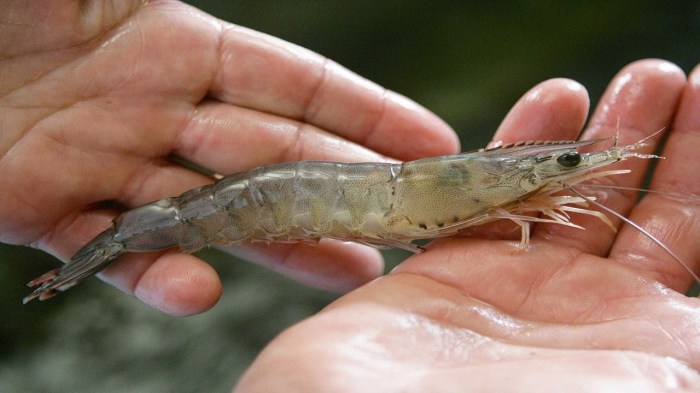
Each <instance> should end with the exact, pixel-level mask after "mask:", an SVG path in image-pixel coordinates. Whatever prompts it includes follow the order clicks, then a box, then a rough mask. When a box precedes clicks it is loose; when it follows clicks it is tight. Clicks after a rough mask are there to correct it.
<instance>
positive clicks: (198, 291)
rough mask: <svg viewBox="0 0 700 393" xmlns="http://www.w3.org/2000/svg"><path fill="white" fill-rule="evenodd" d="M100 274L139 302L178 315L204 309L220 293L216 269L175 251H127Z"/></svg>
mask: <svg viewBox="0 0 700 393" xmlns="http://www.w3.org/2000/svg"><path fill="white" fill-rule="evenodd" d="M99 276H100V278H101V279H102V280H103V281H105V282H107V283H109V284H111V285H114V286H115V287H117V288H119V289H121V290H122V291H124V292H126V293H128V294H131V295H134V296H136V297H137V298H138V299H139V300H141V301H142V302H144V303H146V304H148V305H150V306H152V307H154V308H156V309H158V310H161V311H163V312H165V313H168V314H172V315H177V316H186V315H193V314H198V313H201V312H204V311H206V310H208V309H210V308H212V307H213V306H214V304H216V302H217V301H218V300H219V298H220V297H221V281H220V280H219V276H218V275H217V274H216V271H214V269H213V268H212V267H211V266H209V265H208V264H207V263H206V262H204V261H202V260H200V259H199V258H197V257H195V256H193V255H187V254H182V253H180V252H178V251H168V252H164V253H163V252H160V253H150V254H130V255H127V256H125V257H123V258H121V259H120V260H119V261H117V262H116V263H115V264H113V265H111V266H109V267H107V268H106V269H104V270H103V271H102V272H101V273H100V274H99Z"/></svg>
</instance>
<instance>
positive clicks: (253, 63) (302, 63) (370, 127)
mask: <svg viewBox="0 0 700 393" xmlns="http://www.w3.org/2000/svg"><path fill="white" fill-rule="evenodd" d="M221 34H222V37H221V45H220V46H219V47H220V49H219V53H218V64H217V66H218V68H219V69H218V70H217V73H216V77H215V78H214V80H213V81H212V86H211V89H210V90H211V91H210V94H211V95H212V96H213V97H214V98H216V99H218V100H221V101H223V102H226V103H230V104H233V105H237V106H242V107H246V108H251V109H256V110H259V111H264V112H268V113H272V114H276V115H280V116H284V117H288V118H292V119H297V120H301V121H304V122H307V123H309V124H312V125H315V126H317V127H320V128H323V129H326V130H329V131H331V132H333V133H335V134H337V135H339V136H341V137H343V138H346V139H348V140H351V141H353V142H356V143H360V144H363V145H365V146H367V147H369V148H371V149H373V150H376V151H378V152H380V153H382V154H385V155H388V156H392V157H396V158H399V159H402V160H411V159H416V158H420V157H425V156H433V155H440V154H448V153H453V152H456V151H457V150H458V149H459V142H458V139H457V136H456V134H455V133H454V131H453V130H452V129H451V128H450V127H449V126H448V125H447V124H446V123H445V122H443V121H442V120H440V118H438V117H437V116H436V115H434V114H433V113H431V112H429V111H428V110H426V109H425V108H423V107H421V106H420V105H418V104H416V103H415V102H413V101H411V100H409V99H408V98H406V97H404V96H401V95H399V94H397V93H394V92H392V91H389V90H386V89H384V88H382V87H380V86H379V85H377V84H375V83H373V82H370V81H368V80H367V79H364V78H362V77H360V76H358V75H357V74H355V73H353V72H351V71H349V70H347V69H346V68H344V67H342V66H340V65H338V64H337V63H335V62H333V61H331V60H329V59H327V58H324V57H323V56H320V55H319V54H317V53H314V52H312V51H310V50H307V49H304V48H301V47H299V46H297V45H294V44H291V43H289V42H286V41H283V40H281V39H278V38H275V37H271V36H268V35H266V34H263V33H260V32H257V31H253V30H250V29H247V28H244V27H240V26H235V25H227V26H226V29H225V30H224V31H223V32H222V33H221Z"/></svg>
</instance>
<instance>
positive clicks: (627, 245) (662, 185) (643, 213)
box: [611, 67, 700, 291]
mask: <svg viewBox="0 0 700 393" xmlns="http://www.w3.org/2000/svg"><path fill="white" fill-rule="evenodd" d="M698 108H700V67H696V68H695V70H694V71H693V72H692V73H691V74H690V77H689V80H688V85H687V86H686V88H685V91H684V92H683V96H682V100H681V102H680V105H679V108H678V112H677V114H676V118H675V122H674V125H673V128H672V130H671V132H670V134H669V137H668V140H667V141H666V144H665V146H664V150H663V152H662V154H661V155H662V156H663V157H665V159H663V160H660V161H659V163H658V165H657V167H656V170H655V172H654V177H653V180H652V183H651V189H652V190H655V191H659V192H662V193H664V192H665V193H673V194H681V195H687V196H688V197H689V198H695V200H684V199H676V198H669V197H666V196H664V195H663V194H662V195H659V194H647V195H646V196H645V197H644V198H643V200H642V201H641V202H640V203H639V204H638V205H637V206H635V208H634V210H633V211H632V212H631V214H630V219H631V220H632V221H634V222H636V223H637V224H639V225H641V226H642V228H645V229H646V230H648V231H649V232H651V234H652V235H654V236H655V237H656V238H658V239H659V240H661V242H663V243H664V244H666V245H667V246H668V247H669V248H670V249H671V250H673V252H675V253H676V254H677V255H678V256H679V257H680V259H681V261H682V262H683V263H685V264H687V265H688V267H689V268H691V269H693V270H694V271H696V272H697V271H698V268H699V267H700V245H699V244H698V242H697V238H698V233H700V203H698V202H697V200H698V196H699V195H700V177H698V175H697V172H696V171H697V168H698V167H700V155H699V154H698V151H700V112H699V111H698ZM611 256H612V257H614V258H615V259H617V260H620V261H621V262H622V263H626V264H629V265H630V266H635V267H636V268H637V269H642V270H645V271H649V272H650V273H651V274H653V275H654V276H655V277H656V278H658V279H659V281H661V282H662V283H664V284H666V285H668V286H670V287H671V288H674V289H676V290H679V291H685V290H686V289H687V288H688V286H689V285H690V283H691V282H692V278H691V277H690V275H689V274H688V272H687V271H686V269H685V268H683V266H681V264H680V263H679V262H678V261H675V260H674V259H673V258H672V257H671V256H670V255H669V254H668V253H667V252H665V251H664V250H662V249H661V248H660V247H658V246H657V245H656V244H653V243H652V242H651V241H650V240H649V239H647V238H646V237H645V236H644V235H643V234H641V233H639V231H636V230H634V228H629V227H623V228H622V230H621V231H620V234H619V235H618V238H617V241H616V242H615V246H614V247H613V249H612V251H611Z"/></svg>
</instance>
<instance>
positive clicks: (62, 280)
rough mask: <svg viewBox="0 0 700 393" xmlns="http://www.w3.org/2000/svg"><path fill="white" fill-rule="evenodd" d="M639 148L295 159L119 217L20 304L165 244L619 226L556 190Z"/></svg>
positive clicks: (402, 240) (368, 239)
mask: <svg viewBox="0 0 700 393" xmlns="http://www.w3.org/2000/svg"><path fill="white" fill-rule="evenodd" d="M610 139H614V140H615V143H614V146H613V147H611V148H608V149H602V150H598V151H593V152H588V153H582V152H579V149H580V148H582V147H585V146H590V145H594V144H598V143H601V142H603V141H609V140H610ZM644 141H645V140H644V139H643V140H641V141H639V142H637V143H634V144H631V145H627V146H618V145H617V138H605V139H595V140H589V141H578V142H525V143H517V144H512V145H507V146H502V147H498V148H492V149H481V150H478V151H473V152H468V153H462V154H457V155H449V156H442V157H433V158H425V159H420V160H416V161H410V162H405V163H349V164H346V163H339V162H329V161H302V162H294V163H282V164H273V165H268V166H263V167H259V168H256V169H252V170H250V171H247V172H243V173H238V174H234V175H231V176H227V177H224V178H222V179H220V180H218V181H216V182H215V183H212V184H209V185H206V186H203V187H199V188H195V189H193V190H190V191H187V192H185V193H184V194H182V195H180V196H179V197H172V198H165V199H161V200H158V201H155V202H152V203H149V204H147V205H144V206H141V207H137V208H135V209H132V210H129V211H126V212H124V213H123V214H121V215H120V216H118V217H117V218H116V219H114V221H113V223H112V226H111V227H110V228H109V229H107V230H105V231H104V232H102V233H100V234H99V235H97V236H96V237H95V238H94V239H93V240H91V241H90V242H89V243H87V244H86V245H85V246H84V247H83V248H82V249H80V250H79V251H78V252H77V253H76V254H75V255H74V256H73V257H72V259H71V260H70V262H69V263H67V264H66V265H64V266H63V267H61V268H58V269H55V270H52V271H50V272H48V273H45V274H44V275H42V276H40V277H38V278H36V279H34V280H33V281H31V282H30V283H29V284H28V285H29V286H38V288H36V289H35V290H34V291H33V292H32V293H31V294H30V295H29V296H27V297H25V298H24V303H26V302H28V301H30V300H32V299H35V298H39V299H40V300H45V299H48V298H50V297H51V296H53V295H54V294H56V292H57V291H63V290H65V289H67V288H69V287H71V286H73V285H75V284H77V283H78V282H80V281H81V280H83V279H85V278H86V277H89V276H91V275H93V274H95V273H97V272H99V271H100V270H102V269H104V268H105V267H106V266H108V265H109V264H110V263H112V262H113V261H115V260H116V259H118V258H119V256H121V255H123V254H125V253H132V252H149V251H157V250H163V249H167V248H171V247H179V248H180V249H181V250H182V251H184V252H195V251H197V250H199V249H201V248H203V247H205V246H208V245H230V244H234V243H240V242H243V241H263V242H302V241H305V242H318V241H319V239H321V238H330V239H336V240H342V241H354V242H358V243H362V244H366V245H370V246H374V247H399V248H403V249H407V250H410V251H412V252H421V251H423V248H422V247H420V246H418V245H415V244H413V243H412V241H413V240H417V239H428V238H439V237H444V236H450V235H454V234H456V233H458V232H459V231H460V230H462V229H464V228H467V227H470V226H474V225H480V224H484V223H488V222H491V221H495V220H499V219H509V220H512V221H514V222H515V223H517V224H518V225H519V226H520V228H521V244H520V248H524V247H525V246H526V245H527V244H528V241H529V225H530V223H532V222H549V223H556V224H561V225H567V226H572V227H577V228H580V227H579V226H578V225H576V224H575V223H573V222H571V221H570V219H569V215H568V214H567V213H570V212H575V213H583V214H588V215H592V216H595V217H598V218H599V219H601V220H603V221H604V222H606V223H607V224H608V225H609V226H611V227H612V228H613V230H614V229H615V228H614V226H613V225H612V223H611V222H610V220H609V219H608V218H607V216H605V215H604V214H603V213H601V212H599V211H597V210H590V209H588V208H586V207H587V206H588V204H589V203H590V202H594V199H595V198H593V197H587V196H584V195H582V194H580V193H577V195H574V196H567V195H555V194H556V193H557V192H558V191H561V190H563V189H569V188H570V187H571V186H572V185H575V184H578V183H581V182H584V181H587V180H590V179H594V178H599V177H604V176H610V175H616V174H623V173H628V172H629V170H624V169H618V170H610V169H608V170H604V171H596V169H598V168H602V167H605V166H608V165H610V164H612V163H615V162H618V161H621V160H625V159H627V158H631V157H637V158H643V159H647V158H656V157H657V156H655V155H651V154H642V153H639V152H637V150H639V149H640V148H641V147H643V146H644V145H645V144H644ZM597 205H598V204H597ZM531 212H539V213H542V214H541V216H536V215H534V216H533V215H530V214H528V213H531Z"/></svg>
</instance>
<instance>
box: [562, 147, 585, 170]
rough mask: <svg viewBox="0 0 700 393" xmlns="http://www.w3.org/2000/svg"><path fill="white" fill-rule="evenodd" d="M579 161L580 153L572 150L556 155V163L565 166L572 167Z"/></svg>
mask: <svg viewBox="0 0 700 393" xmlns="http://www.w3.org/2000/svg"><path fill="white" fill-rule="evenodd" d="M579 162H581V155H580V154H578V152H575V151H572V152H569V153H564V154H562V155H560V156H559V157H557V163H558V164H559V165H561V166H563V167H565V168H573V167H575V166H576V165H578V164H579Z"/></svg>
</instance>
